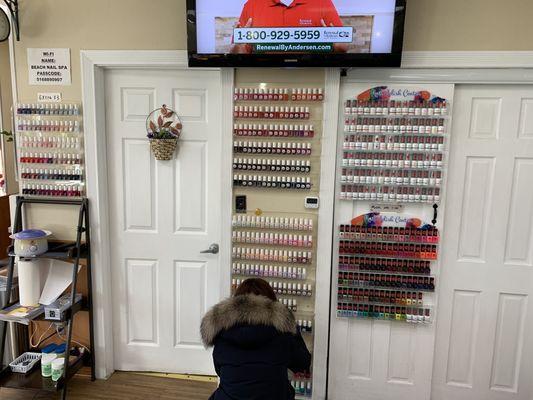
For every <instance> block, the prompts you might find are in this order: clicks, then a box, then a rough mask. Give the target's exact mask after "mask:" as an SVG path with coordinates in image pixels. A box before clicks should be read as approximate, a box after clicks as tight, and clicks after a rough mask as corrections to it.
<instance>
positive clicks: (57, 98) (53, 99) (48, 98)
mask: <svg viewBox="0 0 533 400" xmlns="http://www.w3.org/2000/svg"><path fill="white" fill-rule="evenodd" d="M37 101H38V102H39V103H61V93H37Z"/></svg>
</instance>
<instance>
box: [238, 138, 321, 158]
mask: <svg viewBox="0 0 533 400" xmlns="http://www.w3.org/2000/svg"><path fill="white" fill-rule="evenodd" d="M233 152H234V153H245V154H270V155H293V156H309V155H311V152H312V149H311V143H301V142H290V143H288V142H241V141H236V142H233Z"/></svg>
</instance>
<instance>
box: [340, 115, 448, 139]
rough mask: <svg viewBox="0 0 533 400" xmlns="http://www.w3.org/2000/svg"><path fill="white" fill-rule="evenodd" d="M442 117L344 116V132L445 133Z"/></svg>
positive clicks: (444, 123)
mask: <svg viewBox="0 0 533 400" xmlns="http://www.w3.org/2000/svg"><path fill="white" fill-rule="evenodd" d="M446 131H447V129H446V120H445V119H444V118H410V117H402V118H361V117H359V118H346V119H345V120H344V132H345V133H367V134H368V133H375V134H389V135H390V134H395V135H397V134H400V135H409V134H416V135H423V136H428V135H445V134H446Z"/></svg>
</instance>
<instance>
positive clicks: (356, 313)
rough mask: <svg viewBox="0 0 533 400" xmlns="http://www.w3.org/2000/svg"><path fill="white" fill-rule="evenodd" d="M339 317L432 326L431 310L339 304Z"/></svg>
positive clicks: (364, 304) (363, 304)
mask: <svg viewBox="0 0 533 400" xmlns="http://www.w3.org/2000/svg"><path fill="white" fill-rule="evenodd" d="M337 316H338V317H350V318H372V319H380V320H387V321H400V322H408V323H415V324H430V323H431V320H432V318H431V309H430V308H413V307H398V306H378V305H373V304H366V303H356V304H354V303H345V302H337Z"/></svg>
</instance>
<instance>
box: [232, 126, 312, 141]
mask: <svg viewBox="0 0 533 400" xmlns="http://www.w3.org/2000/svg"><path fill="white" fill-rule="evenodd" d="M233 134H234V135H235V136H259V137H294V138H312V137H314V136H315V128H314V127H313V125H272V124H270V125H263V124H258V125H256V124H233Z"/></svg>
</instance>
